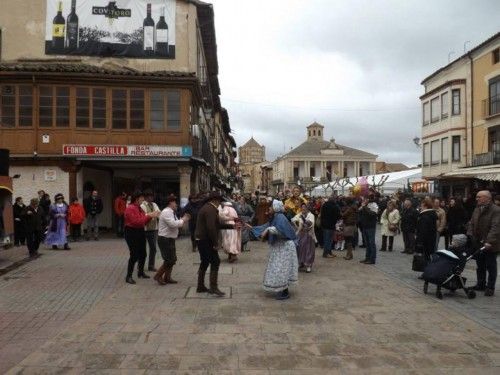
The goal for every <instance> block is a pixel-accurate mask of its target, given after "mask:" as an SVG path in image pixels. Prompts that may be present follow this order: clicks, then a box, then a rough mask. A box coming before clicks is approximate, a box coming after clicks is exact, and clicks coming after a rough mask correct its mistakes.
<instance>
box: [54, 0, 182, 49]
mask: <svg viewBox="0 0 500 375" xmlns="http://www.w3.org/2000/svg"><path fill="white" fill-rule="evenodd" d="M46 1H47V15H46V30H45V53H46V54H47V55H83V56H100V57H132V58H146V59H175V14H176V12H175V1H176V0H115V1H109V0H46Z"/></svg>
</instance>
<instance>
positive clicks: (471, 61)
mask: <svg viewBox="0 0 500 375" xmlns="http://www.w3.org/2000/svg"><path fill="white" fill-rule="evenodd" d="M467 56H468V57H469V60H470V103H471V111H470V128H471V131H470V159H471V160H470V162H471V163H470V164H471V166H472V164H473V161H474V60H473V59H472V55H471V53H470V52H469V53H468V54H467ZM466 88H467V85H466ZM465 110H466V111H467V106H465ZM465 126H467V117H466V121H465ZM465 160H466V165H468V163H467V158H466V159H465Z"/></svg>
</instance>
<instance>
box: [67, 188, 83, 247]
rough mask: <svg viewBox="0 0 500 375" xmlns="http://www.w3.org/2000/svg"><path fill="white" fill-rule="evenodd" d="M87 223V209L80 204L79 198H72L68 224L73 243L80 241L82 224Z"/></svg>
mask: <svg viewBox="0 0 500 375" xmlns="http://www.w3.org/2000/svg"><path fill="white" fill-rule="evenodd" d="M84 221H85V209H84V208H83V206H82V205H81V204H80V203H79V202H78V198H72V199H71V204H70V205H69V208H68V222H69V227H70V233H71V237H72V239H73V242H76V241H78V240H79V239H80V236H81V234H82V223H83V222H84Z"/></svg>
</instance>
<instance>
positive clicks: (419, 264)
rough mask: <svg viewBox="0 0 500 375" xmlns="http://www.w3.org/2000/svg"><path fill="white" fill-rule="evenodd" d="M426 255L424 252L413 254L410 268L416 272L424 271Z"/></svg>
mask: <svg viewBox="0 0 500 375" xmlns="http://www.w3.org/2000/svg"><path fill="white" fill-rule="evenodd" d="M428 262H429V261H428V260H427V257H426V256H425V255H424V254H419V253H417V254H415V255H413V262H412V265H411V269H412V270H413V271H416V272H424V269H425V267H426V266H427V263H428Z"/></svg>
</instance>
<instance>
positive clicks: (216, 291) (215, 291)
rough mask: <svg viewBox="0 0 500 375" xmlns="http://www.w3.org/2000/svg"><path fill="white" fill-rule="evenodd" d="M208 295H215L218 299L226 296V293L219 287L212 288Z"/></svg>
mask: <svg viewBox="0 0 500 375" xmlns="http://www.w3.org/2000/svg"><path fill="white" fill-rule="evenodd" d="M208 294H213V295H215V296H216V297H224V296H225V295H226V293H224V292H223V291H221V290H219V288H218V287H214V288H210V289H209V290H208Z"/></svg>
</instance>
